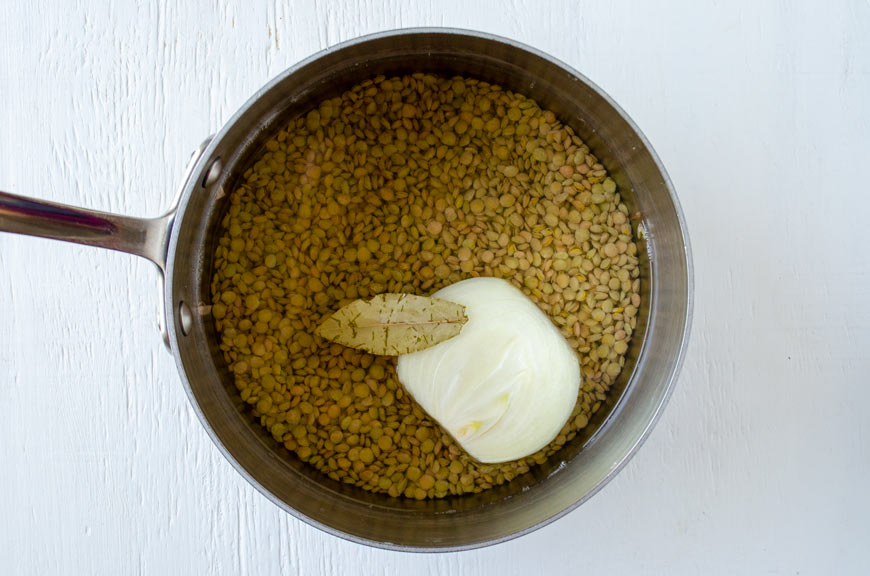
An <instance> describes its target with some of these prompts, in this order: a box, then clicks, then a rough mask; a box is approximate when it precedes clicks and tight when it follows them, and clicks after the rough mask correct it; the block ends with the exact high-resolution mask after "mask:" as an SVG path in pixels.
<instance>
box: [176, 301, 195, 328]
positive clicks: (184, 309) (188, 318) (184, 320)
mask: <svg viewBox="0 0 870 576" xmlns="http://www.w3.org/2000/svg"><path fill="white" fill-rule="evenodd" d="M192 325H193V312H191V311H190V306H188V305H187V303H186V302H184V301H183V300H182V301H181V302H179V303H178V326H179V328H180V329H181V333H182V334H183V335H185V336H187V335H188V333H189V332H190V327H191V326H192Z"/></svg>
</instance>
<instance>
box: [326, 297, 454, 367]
mask: <svg viewBox="0 0 870 576" xmlns="http://www.w3.org/2000/svg"><path fill="white" fill-rule="evenodd" d="M467 321H468V318H467V317H466V316H465V306H463V305H461V304H456V303H455V302H450V301H448V300H442V299H441V298H430V297H428V296H417V295H414V294H379V295H377V296H375V297H374V298H372V299H370V300H356V301H355V302H351V303H350V304H348V305H347V306H345V307H343V308H341V309H340V310H338V311H337V312H335V313H334V314H332V315H331V316H329V317H328V318H327V319H326V320H324V321H323V322H322V323H321V324H320V326H319V327H318V328H317V330H316V333H317V334H318V335H319V336H321V337H323V338H326V339H327V340H332V341H333V342H338V343H339V344H343V345H345V346H350V347H351V348H357V349H359V350H365V351H367V352H371V353H372V354H379V355H382V356H398V355H400V354H410V353H411V352H417V351H419V350H425V349H426V348H429V347H431V346H434V345H436V344H438V343H440V342H444V341H445V340H448V339H450V338H453V337H454V336H456V335H457V334H459V332H460V331H461V330H462V326H463V325H464V324H465V323H466V322H467Z"/></svg>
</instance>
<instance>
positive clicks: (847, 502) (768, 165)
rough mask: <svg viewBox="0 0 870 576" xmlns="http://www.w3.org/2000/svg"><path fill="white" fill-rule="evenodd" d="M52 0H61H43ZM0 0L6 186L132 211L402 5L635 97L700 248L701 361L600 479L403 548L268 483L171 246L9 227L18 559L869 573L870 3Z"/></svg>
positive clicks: (149, 203)
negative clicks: (173, 279) (176, 313)
mask: <svg viewBox="0 0 870 576" xmlns="http://www.w3.org/2000/svg"><path fill="white" fill-rule="evenodd" d="M38 4H41V5H38ZM109 4H110V3H109V2H100V3H98V2H89V1H85V0H80V1H76V2H63V3H62V4H61V3H60V2H58V3H57V4H56V5H52V4H50V3H45V2H43V3H38V2H32V1H30V0H4V1H3V2H0V188H2V189H4V190H8V191H11V192H15V193H20V194H28V195H33V196H37V197H43V198H49V199H52V200H56V201H62V202H67V203H72V204H80V205H84V206H88V207H93V208H98V209H103V210H111V211H117V212H120V213H127V214H131V215H143V216H144V215H155V214H157V213H158V212H160V210H161V208H163V207H165V206H166V205H167V202H168V201H169V199H170V197H171V195H172V191H173V189H174V186H175V184H176V180H177V178H178V177H179V175H180V172H181V168H182V164H183V163H184V161H185V160H186V158H187V155H188V153H189V152H190V150H191V149H192V148H193V147H194V146H195V145H196V144H197V143H198V142H199V141H200V140H201V138H202V137H203V136H205V135H207V134H209V133H211V132H213V131H215V130H216V129H218V128H219V126H220V125H221V122H222V121H223V120H225V119H227V118H228V117H229V116H230V115H231V114H232V112H233V111H234V110H235V109H236V107H238V106H239V105H241V104H242V103H243V102H244V101H245V100H246V99H247V98H248V97H249V95H250V94H252V93H253V92H254V91H255V90H256V89H257V88H258V87H259V86H261V85H262V84H263V83H264V82H266V81H267V80H268V79H269V78H271V77H272V76H274V75H276V74H277V73H279V72H280V71H281V70H283V69H284V68H285V67H287V66H289V65H291V64H293V63H295V62H296V61H298V60H299V59H301V58H303V57H305V56H308V55H309V54H312V53H314V52H316V51H318V50H320V49H321V48H324V47H326V46H331V45H334V44H336V43H337V42H340V41H342V40H346V39H349V38H353V37H355V36H358V35H360V34H364V33H368V32H374V31H378V30H383V29H389V28H395V27H403V26H418V25H445V26H459V27H467V28H476V29H481V30H485V31H488V32H493V33H497V34H501V35H504V36H508V37H511V38H515V39H517V40H520V41H522V42H525V43H528V44H531V45H533V46H536V47H537V48H540V49H542V50H544V51H547V52H549V53H551V54H553V55H555V56H556V57H558V58H561V59H563V60H564V61H566V62H568V63H570V64H571V65H573V66H575V67H577V68H578V69H580V70H581V71H582V72H584V73H585V74H586V75H588V76H589V77H590V78H592V79H593V80H594V81H595V82H597V83H598V84H599V85H601V86H602V87H603V88H604V89H605V90H607V91H608V92H609V93H610V94H611V95H612V96H613V97H614V98H615V99H616V100H617V101H618V102H619V103H620V104H622V106H623V107H624V108H625V109H626V110H627V111H628V112H629V114H631V115H632V116H633V117H634V119H635V120H636V121H637V122H638V124H639V125H640V126H641V127H642V129H643V130H644V131H645V132H646V134H647V136H648V137H649V138H650V140H651V141H652V142H653V144H654V146H655V147H656V149H657V150H658V152H659V154H660V155H661V157H662V159H663V160H664V162H665V164H666V166H667V167H668V169H669V171H670V174H671V176H672V178H673V180H674V183H675V185H676V187H677V190H678V192H679V195H680V198H681V200H682V203H683V207H684V209H685V213H686V218H687V220H688V223H689V227H690V233H691V236H692V241H693V244H694V254H695V274H696V281H697V293H696V297H697V298H696V302H697V304H696V315H695V321H694V328H693V338H692V343H691V346H690V349H689V355H688V359H687V362H686V366H685V368H684V370H683V373H682V376H681V378H680V381H679V384H678V387H677V389H676V392H675V394H674V396H673V399H672V400H671V402H670V405H669V407H668V409H667V410H666V412H665V415H664V418H663V419H662V421H661V422H660V424H659V425H658V427H657V429H656V430H655V432H654V433H653V435H652V436H651V438H650V439H649V441H648V442H647V444H646V445H645V446H644V448H643V449H642V450H641V451H640V453H639V455H638V456H637V457H636V458H635V459H634V460H633V461H632V462H631V463H630V465H629V466H628V467H627V468H626V469H625V471H624V472H622V473H621V474H620V475H619V476H618V477H617V478H616V479H615V480H614V481H613V482H612V483H611V484H610V485H608V486H607V487H606V488H605V489H604V490H603V491H602V492H601V493H600V494H599V495H597V496H596V497H595V498H594V499H593V500H592V501H590V502H589V503H588V504H586V505H584V506H583V507H581V508H580V509H578V510H577V511H575V512H573V513H571V514H570V515H568V516H567V517H565V518H563V519H562V520H560V521H558V522H556V523H555V524H553V525H550V526H548V527H547V528H544V529H542V530H540V531H538V532H536V533H534V534H532V535H529V536H526V537H524V538H521V539H519V540H516V541H513V542H510V543H507V544H503V545H500V546H496V547H493V548H488V549H484V550H480V551H475V552H469V553H462V554H446V555H414V554H397V553H390V552H385V551H380V550H374V549H369V548H365V547H361V546H358V545H355V544H351V543H347V542H344V541H341V540H338V539H336V538H333V537H331V536H327V535H325V534H322V533H320V532H318V531H317V530H315V529H313V528H310V527H308V526H307V525H305V524H302V523H301V522H299V521H296V520H295V519H293V518H291V517H290V516H288V515H286V514H284V513H283V512H280V511H279V510H278V509H277V508H275V507H274V506H273V505H271V504H270V503H269V502H268V501H266V500H265V499H264V498H263V497H262V496H260V495H259V494H258V493H256V492H255V491H254V490H253V489H252V488H250V487H249V486H247V485H246V483H245V482H244V481H243V480H241V478H240V477H239V476H238V475H237V474H236V473H235V472H234V471H233V470H232V468H231V467H230V466H229V464H227V463H226V462H225V461H224V460H223V459H222V457H221V456H220V455H219V453H218V451H217V450H216V449H215V447H214V446H212V444H211V442H210V441H209V440H208V438H207V437H206V434H205V433H204V432H203V430H202V429H201V427H200V425H199V423H198V421H197V420H196V419H195V417H194V415H193V412H192V411H191V409H190V407H189V406H188V402H187V398H186V397H185V395H184V392H183V391H182V388H181V386H180V383H179V381H178V378H177V376H176V372H175V367H174V365H173V362H172V359H171V357H170V356H169V354H167V353H166V351H165V350H164V349H163V344H162V343H161V341H160V337H159V335H158V332H157V323H156V318H157V311H158V301H157V278H156V272H155V271H154V270H153V269H152V267H151V265H150V264H147V263H146V262H144V261H139V260H137V259H134V258H133V257H130V256H125V255H120V254H113V253H108V252H103V251H99V250H95V249H89V248H80V247H75V246H70V245H62V244H59V243H54V242H49V241H46V240H36V239H32V238H23V237H12V236H9V235H0V342H2V346H0V467H2V468H0V494H2V498H0V566H3V568H2V570H0V571H2V573H3V574H60V573H63V574H258V575H259V574H272V573H276V574H277V573H282V572H283V573H287V574H294V573H299V574H421V575H428V574H433V575H434V574H450V575H459V574H471V575H474V574H501V573H506V574H521V573H531V574H542V573H566V574H567V573H575V574H576V573H582V574H603V573H607V574H707V575H715V574H729V575H730V574H800V575H808V574H867V573H868V572H870V550H868V542H870V491H868V488H870V426H868V424H867V418H866V414H867V411H868V406H870V376H868V373H870V305H868V302H867V300H868V297H870V256H868V254H870V251H868V249H867V248H866V238H867V233H866V222H867V220H868V216H870V199H868V198H870V194H868V192H870V191H868V187H867V166H868V163H870V34H868V32H870V3H868V2H867V1H866V0H864V1H854V2H840V1H827V2H786V1H781V2H773V1H765V2H752V1H742V2H695V1H690V0H686V1H684V2H665V3H657V4H659V5H658V6H653V5H652V4H653V3H649V2H641V1H638V2H611V1H610V0H596V1H589V2H583V3H582V5H581V3H579V2H573V1H567V0H566V1H559V2H556V1H553V2H546V1H541V2H536V1H533V0H524V1H522V0H516V1H513V2H498V1H495V0H493V1H474V2H472V1H469V0H457V1H450V2H438V3H435V2H432V3H429V2H422V1H408V2H404V1H390V2H379V1H376V0H374V1H367V2H359V3H357V2H353V1H351V0H344V1H342V0H319V1H315V2H305V1H298V2H290V3H286V2H275V3H274V4H273V3H268V4H267V3H261V2H248V1H242V0H239V1H237V2H232V3H229V4H223V3H220V2H205V1H203V2H168V1H166V0H163V1H160V2H154V3H149V2H143V3H141V4H133V3H130V2H117V3H116V4H117V5H116V6H110V5H109Z"/></svg>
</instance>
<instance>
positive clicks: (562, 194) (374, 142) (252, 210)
mask: <svg viewBox="0 0 870 576" xmlns="http://www.w3.org/2000/svg"><path fill="white" fill-rule="evenodd" d="M222 229H223V232H222V236H221V238H220V240H219V244H218V247H217V249H216V252H215V275H214V279H213V282H212V298H213V300H212V301H213V306H212V314H213V316H214V319H215V323H216V326H217V330H218V333H219V334H220V339H221V345H220V346H221V350H222V351H223V354H224V358H225V360H226V362H227V364H228V366H229V368H230V370H231V372H232V373H233V374H234V378H235V386H236V388H237V389H238V391H239V396H240V398H241V400H242V401H243V402H245V403H246V404H248V405H249V406H250V413H251V414H252V415H253V417H254V418H256V419H257V420H258V421H259V423H260V424H261V425H262V426H263V427H264V428H265V429H266V430H268V431H269V432H270V433H271V434H272V436H273V437H274V438H275V439H276V440H277V441H279V442H281V443H283V445H284V446H285V447H286V448H287V449H288V450H291V451H294V452H295V453H296V455H297V456H298V457H299V458H300V459H301V460H303V461H306V462H309V463H311V464H312V465H313V466H315V467H316V468H317V469H319V470H321V471H322V472H323V473H325V474H327V475H328V476H329V477H331V478H333V479H335V480H337V481H340V482H345V483H349V484H354V485H356V486H359V487H361V488H363V489H365V490H369V491H372V492H382V493H386V494H389V495H390V496H393V497H399V496H405V497H409V498H418V499H422V498H437V497H443V496H447V495H450V494H464V493H470V492H480V491H481V490H485V489H487V488H490V487H492V486H495V485H498V484H501V483H503V482H507V481H509V480H510V479H512V478H515V477H517V476H519V475H521V474H523V473H525V472H527V471H528V470H529V468H530V467H531V466H535V465H537V464H540V463H542V462H544V461H545V460H546V458H547V457H548V456H550V455H552V454H554V453H555V452H556V451H558V450H559V449H560V448H561V447H562V446H563V445H564V444H565V443H566V442H569V441H570V440H571V439H572V438H574V436H575V435H576V434H577V432H578V431H579V430H581V429H583V428H584V427H586V426H587V425H588V422H589V418H590V416H591V415H592V413H593V412H594V411H595V410H597V409H598V408H599V406H600V404H601V401H602V400H603V399H605V398H606V394H607V391H608V390H609V388H610V386H611V384H612V383H613V382H614V380H615V379H616V378H617V377H618V375H619V373H620V371H621V368H622V366H623V364H624V362H625V358H624V355H625V353H626V352H627V350H628V344H629V341H630V339H631V336H632V333H633V331H634V330H635V328H636V322H637V312H638V309H639V307H640V293H639V290H640V280H639V267H638V256H637V254H638V250H637V246H636V244H635V242H634V234H633V230H632V222H631V217H629V211H628V208H627V207H626V205H625V204H624V203H623V201H622V198H621V196H620V193H619V191H618V190H617V186H616V184H615V182H614V181H613V180H612V179H610V178H609V177H608V176H607V173H606V171H605V170H604V167H603V166H602V165H601V164H600V163H599V162H598V160H597V159H596V158H595V156H594V155H593V154H592V153H591V152H590V150H589V148H588V146H586V145H585V144H584V143H583V142H582V141H581V140H580V138H578V137H577V135H576V134H575V133H574V131H573V130H572V129H571V128H570V127H568V126H565V125H563V124H562V123H560V122H559V121H558V120H557V119H556V117H555V115H554V114H553V113H552V112H550V111H547V110H542V109H540V108H539V107H538V106H537V104H536V103H535V102H534V101H532V100H529V99H527V98H525V97H523V96H522V95H520V94H516V93H513V92H509V91H506V90H503V89H502V88H500V87H498V86H494V85H491V84H488V83H486V82H481V81H478V80H475V79H468V78H452V79H446V78H439V77H435V76H431V75H426V74H413V75H409V76H403V77H399V78H384V77H377V78H374V79H372V80H368V81H365V82H363V83H361V84H360V85H358V86H356V87H354V88H352V89H351V90H350V91H348V92H347V93H345V94H343V95H341V96H339V97H336V98H332V99H329V100H326V101H324V102H322V103H321V104H320V105H319V106H318V107H317V108H316V109H315V110H312V111H310V112H309V113H308V114H306V115H304V116H302V117H299V118H296V119H293V120H291V121H290V123H289V124H288V126H287V127H286V129H285V130H283V131H281V132H279V133H278V134H277V135H276V136H275V137H274V138H273V139H272V140H270V141H269V142H267V144H266V146H265V150H263V151H262V153H261V154H260V155H259V156H257V157H256V158H255V160H254V161H253V163H252V165H251V167H250V168H249V169H248V170H247V171H246V172H245V173H244V181H242V182H241V183H240V184H239V185H238V186H237V187H236V188H235V189H234V190H232V191H231V193H230V196H229V207H228V210H227V212H226V215H225V217H224V219H223V221H222ZM474 276H496V277H501V278H505V279H507V280H509V281H510V282H512V283H513V284H514V285H515V286H517V287H518V288H520V289H521V290H523V291H524V292H525V293H526V295H528V296H529V297H530V298H531V299H532V300H534V301H535V302H536V303H537V304H538V306H540V307H541V309H542V310H544V311H545V312H546V313H547V314H549V316H550V318H551V319H552V320H553V322H554V323H555V324H556V326H558V327H559V328H560V329H561V331H562V333H563V335H564V336H565V338H566V339H568V341H569V342H570V344H571V345H572V346H573V348H574V349H575V350H576V351H577V353H578V358H579V361H580V363H581V367H582V371H583V386H582V387H581V391H580V393H579V396H578V400H577V404H576V405H575V407H574V411H573V413H572V417H571V418H570V419H569V421H568V423H567V424H566V425H565V426H564V428H563V429H562V431H561V432H560V434H559V435H558V436H557V438H556V439H555V440H554V441H553V442H552V443H551V444H550V445H549V446H547V447H546V448H544V449H543V450H541V451H540V452H538V453H536V454H532V455H530V456H528V457H526V458H523V459H521V460H517V461H514V462H507V463H503V464H481V463H479V462H476V461H474V460H472V459H471V458H469V456H468V455H467V454H466V453H465V452H464V451H463V450H462V449H461V448H460V447H459V445H458V444H456V442H455V441H454V440H453V439H452V438H451V437H450V436H449V435H448V434H447V433H445V432H444V431H443V430H442V429H441V428H440V427H439V426H438V425H437V423H435V422H434V421H432V419H431V418H429V417H428V416H427V415H426V414H425V413H424V412H423V411H422V409H421V408H420V407H419V406H418V405H417V404H416V403H414V402H413V400H412V399H411V397H410V395H408V394H407V393H406V392H405V391H404V389H403V388H402V386H401V384H400V383H399V382H398V380H397V378H396V372H395V358H389V357H380V356H378V357H376V356H372V355H369V354H366V353H364V352H361V351H357V350H353V349H350V348H345V347H342V346H340V345H338V344H334V343H330V342H326V341H324V340H322V339H320V338H319V337H317V336H314V328H315V327H316V326H317V325H318V324H319V323H320V321H321V319H322V318H323V317H324V316H325V315H327V314H331V313H332V312H333V311H335V310H336V309H337V308H339V307H341V306H343V305H345V304H347V303H349V302H351V301H352V300H354V299H356V298H366V297H370V296H373V295H375V294H377V293H379V292H403V291H406V292H413V293H418V294H428V293H431V292H433V291H435V290H437V289H439V288H441V287H443V286H446V285H448V284H451V283H454V282H457V281H459V280H462V279H464V278H469V277H474Z"/></svg>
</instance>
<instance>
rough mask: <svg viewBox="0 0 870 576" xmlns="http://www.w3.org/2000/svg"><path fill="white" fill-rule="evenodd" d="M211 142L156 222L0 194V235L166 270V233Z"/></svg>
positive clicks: (199, 153)
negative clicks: (121, 256)
mask: <svg viewBox="0 0 870 576" xmlns="http://www.w3.org/2000/svg"><path fill="white" fill-rule="evenodd" d="M210 140H211V139H210V138H209V139H207V140H206V141H204V142H203V143H202V144H200V145H199V146H198V147H197V149H196V150H194V152H193V154H192V155H191V158H190V161H189V162H188V164H187V168H186V170H185V174H184V178H183V179H182V181H181V185H180V186H179V188H178V193H177V194H176V197H175V200H173V203H172V206H171V207H170V209H169V210H168V211H167V212H166V213H165V214H163V215H162V216H158V217H157V218H130V217H128V216H118V215H115V214H108V213H106V212H98V211H96V210H86V209H84V208H75V207H73V206H67V205H64V204H56V203H54V202H46V201H44V200H35V199H32V198H25V197H23V196H17V195H15V194H9V193H8V192H3V191H2V190H0V232H12V233H13V234H26V235H28V236H39V237H41V238H51V239H54V240H63V241H65V242H74V243H76V244H84V245H87V246H97V247H99V248H108V249H109V250H117V251H120V252H127V253H129V254H135V255H136V256H141V257H143V258H146V259H148V260H150V261H151V262H153V263H154V264H156V265H157V267H158V268H160V271H161V272H165V271H166V270H165V268H166V251H167V248H168V247H169V234H170V232H171V230H172V224H173V222H174V221H175V214H176V211H177V209H178V200H179V199H180V194H181V192H182V190H183V189H184V185H185V183H186V182H187V180H188V178H190V174H191V173H192V171H193V168H194V166H195V165H196V162H197V161H198V160H199V158H200V157H201V156H202V153H203V151H204V150H205V148H206V146H207V145H208V143H209V141H210Z"/></svg>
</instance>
